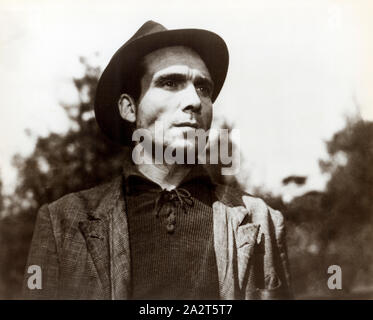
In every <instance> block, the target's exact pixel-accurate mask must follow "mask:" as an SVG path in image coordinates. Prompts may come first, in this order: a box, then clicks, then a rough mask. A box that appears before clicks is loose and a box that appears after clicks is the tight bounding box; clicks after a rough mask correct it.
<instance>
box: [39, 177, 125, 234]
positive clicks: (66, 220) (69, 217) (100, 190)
mask: <svg viewBox="0 0 373 320" xmlns="http://www.w3.org/2000/svg"><path fill="white" fill-rule="evenodd" d="M121 181H122V178H121V177H116V178H114V179H113V180H111V181H110V182H107V183H103V184H100V185H98V186H95V187H93V188H90V189H86V190H82V191H78V192H74V193H70V194H67V195H65V196H63V197H62V198H60V199H58V200H56V201H54V202H52V203H49V204H46V205H44V206H43V207H42V208H41V209H40V211H43V212H44V213H43V214H45V211H47V212H48V214H49V216H50V220H51V222H52V225H54V226H56V227H58V226H59V225H61V224H62V225H72V224H73V223H74V222H75V221H76V222H77V221H80V220H82V219H83V218H86V217H87V216H88V215H91V214H93V213H94V212H95V211H97V208H99V207H100V206H101V205H102V202H105V203H106V204H107V203H110V202H111V198H112V197H114V196H115V195H116V194H118V192H119V191H120V185H121ZM46 209H47V210H46Z"/></svg>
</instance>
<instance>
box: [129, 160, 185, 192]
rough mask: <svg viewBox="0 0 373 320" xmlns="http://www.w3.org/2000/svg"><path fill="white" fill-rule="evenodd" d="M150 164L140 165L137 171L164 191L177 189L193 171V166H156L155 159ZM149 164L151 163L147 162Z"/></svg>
mask: <svg viewBox="0 0 373 320" xmlns="http://www.w3.org/2000/svg"><path fill="white" fill-rule="evenodd" d="M151 158H152V161H150V162H151V163H150V164H138V165H136V166H137V169H138V170H139V171H140V172H141V173H142V174H143V175H144V176H145V177H147V178H148V179H149V180H151V181H153V182H155V183H157V184H158V185H160V186H161V187H162V188H163V189H167V190H172V189H175V188H176V187H177V186H178V185H179V184H180V183H181V182H182V180H183V179H184V178H185V177H186V175H187V174H188V173H189V172H190V170H191V169H192V166H188V165H185V164H184V165H181V164H176V163H175V164H167V163H162V164H156V163H155V161H154V158H153V157H151ZM146 163H149V162H146Z"/></svg>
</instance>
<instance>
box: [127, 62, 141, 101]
mask: <svg viewBox="0 0 373 320" xmlns="http://www.w3.org/2000/svg"><path fill="white" fill-rule="evenodd" d="M145 72H146V67H145V63H144V59H143V58H140V59H139V60H137V61H136V63H134V67H133V68H132V70H131V71H130V72H129V76H128V77H127V79H126V81H125V87H126V90H125V91H126V92H123V93H127V94H129V95H130V96H131V97H132V98H133V99H134V100H135V102H136V103H138V102H139V99H140V96H141V90H142V88H141V79H142V78H143V76H144V75H145Z"/></svg>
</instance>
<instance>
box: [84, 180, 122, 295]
mask: <svg viewBox="0 0 373 320" xmlns="http://www.w3.org/2000/svg"><path fill="white" fill-rule="evenodd" d="M121 181H122V179H121V178H117V179H115V180H114V181H113V182H112V183H111V185H110V186H109V187H108V188H107V189H106V190H105V192H104V194H102V195H100V197H101V200H100V201H99V203H98V204H97V205H96V208H91V209H90V210H89V211H88V214H87V218H86V220H83V221H80V223H79V228H80V230H81V232H82V234H83V236H84V238H85V240H86V243H87V249H88V251H89V253H90V255H91V257H92V260H93V263H94V265H95V268H96V271H97V274H98V277H99V279H100V283H101V287H102V291H103V292H102V297H103V298H104V299H108V298H113V295H114V290H113V289H114V288H113V285H112V283H113V282H114V281H113V276H115V275H116V274H115V266H114V265H113V259H112V256H113V254H114V256H115V254H116V252H115V250H114V249H115V248H113V245H112V244H113V242H114V240H115V239H113V237H112V234H113V226H114V225H115V224H114V223H115V222H116V220H117V219H118V218H116V216H117V215H118V214H120V212H118V211H121V209H122V208H123V207H121V208H120V209H119V210H118V208H117V206H118V201H119V199H120V195H121ZM122 213H123V212H122ZM122 215H123V216H125V215H124V214H122ZM116 223H117V224H118V222H116ZM126 226H127V225H126ZM126 226H121V227H118V228H122V229H126ZM124 231H125V230H124ZM114 233H115V232H114ZM127 237H128V231H127ZM117 242H118V241H117ZM116 258H118V257H117V256H116ZM122 258H126V257H122ZM128 263H129V261H128Z"/></svg>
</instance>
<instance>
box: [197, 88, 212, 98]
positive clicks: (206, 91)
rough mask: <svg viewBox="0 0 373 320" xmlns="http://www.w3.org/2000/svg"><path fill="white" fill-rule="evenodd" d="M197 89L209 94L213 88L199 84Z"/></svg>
mask: <svg viewBox="0 0 373 320" xmlns="http://www.w3.org/2000/svg"><path fill="white" fill-rule="evenodd" d="M197 90H198V91H199V92H201V93H202V94H203V95H206V96H209V95H210V94H211V90H210V88H209V87H205V86H198V87H197Z"/></svg>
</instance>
